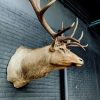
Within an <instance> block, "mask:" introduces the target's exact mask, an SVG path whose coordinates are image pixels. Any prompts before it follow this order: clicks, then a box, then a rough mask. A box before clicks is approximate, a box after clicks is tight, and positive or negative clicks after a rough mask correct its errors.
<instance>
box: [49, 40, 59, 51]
mask: <svg viewBox="0 0 100 100" xmlns="http://www.w3.org/2000/svg"><path fill="white" fill-rule="evenodd" d="M57 42H58V41H57V38H55V39H54V40H53V42H52V43H51V45H50V48H49V51H50V52H54V51H55V44H57Z"/></svg>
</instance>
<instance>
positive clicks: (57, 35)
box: [29, 0, 87, 48]
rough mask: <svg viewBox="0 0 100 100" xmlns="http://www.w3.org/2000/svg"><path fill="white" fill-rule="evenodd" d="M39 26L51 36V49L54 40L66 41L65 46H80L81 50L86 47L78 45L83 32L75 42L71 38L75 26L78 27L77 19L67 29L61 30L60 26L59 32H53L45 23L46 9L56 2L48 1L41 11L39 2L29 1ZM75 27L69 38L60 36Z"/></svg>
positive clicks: (37, 0) (35, 0)
mask: <svg viewBox="0 0 100 100" xmlns="http://www.w3.org/2000/svg"><path fill="white" fill-rule="evenodd" d="M29 1H30V3H31V5H32V7H33V9H34V11H35V13H36V15H37V17H38V19H39V21H40V23H41V25H42V26H43V27H44V28H45V30H46V31H47V32H48V33H49V34H50V35H51V36H52V38H53V42H52V44H51V48H53V47H54V43H55V40H56V39H57V40H58V41H59V42H66V41H67V46H80V47H82V48H84V47H87V45H86V46H82V45H81V44H80V40H81V39H82V38H83V32H82V34H81V36H80V38H79V39H78V40H77V39H75V38H73V36H74V34H75V31H76V29H77V26H78V18H77V21H76V25H75V22H74V23H73V24H72V25H70V26H69V27H67V28H63V25H62V29H61V31H60V32H58V33H57V32H55V31H54V30H53V29H52V28H51V27H50V26H49V24H48V23H47V21H46V19H45V18H44V13H45V12H46V11H47V9H48V8H49V7H50V6H51V5H52V4H53V3H54V2H55V1H56V0H50V2H49V3H47V4H46V6H45V7H44V8H42V9H41V6H40V0H29ZM74 25H75V29H74V31H73V33H72V35H71V36H69V37H68V36H61V34H63V33H64V32H65V31H67V30H69V29H71V28H72V27H74Z"/></svg>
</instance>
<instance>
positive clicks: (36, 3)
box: [29, 0, 57, 38]
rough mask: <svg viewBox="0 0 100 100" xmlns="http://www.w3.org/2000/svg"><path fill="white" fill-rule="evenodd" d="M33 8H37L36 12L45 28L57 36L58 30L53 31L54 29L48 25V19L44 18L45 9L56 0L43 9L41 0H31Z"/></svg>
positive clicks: (52, 0)
mask: <svg viewBox="0 0 100 100" xmlns="http://www.w3.org/2000/svg"><path fill="white" fill-rule="evenodd" d="M29 1H30V3H31V5H32V7H33V9H34V10H35V13H36V15H37V17H38V19H39V21H40V23H41V25H42V26H43V27H44V28H45V30H46V31H47V32H48V33H49V34H50V35H51V36H52V37H53V38H55V35H56V34H57V33H56V32H54V31H53V29H52V28H51V27H50V26H49V25H48V23H47V21H46V20H45V18H44V16H43V15H44V13H45V11H46V10H47V9H48V8H49V7H50V6H51V5H52V4H53V3H54V2H55V1H56V0H51V1H50V2H49V3H48V4H47V5H46V6H45V7H44V8H43V9H41V7H40V0H29Z"/></svg>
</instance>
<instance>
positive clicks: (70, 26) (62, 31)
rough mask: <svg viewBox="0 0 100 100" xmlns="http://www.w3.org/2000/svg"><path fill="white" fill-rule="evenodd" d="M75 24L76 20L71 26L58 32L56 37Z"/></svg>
mask: <svg viewBox="0 0 100 100" xmlns="http://www.w3.org/2000/svg"><path fill="white" fill-rule="evenodd" d="M74 25H75V22H73V23H72V24H71V25H70V26H69V27H67V28H65V29H64V28H63V30H61V31H60V32H58V33H57V34H56V35H55V37H57V36H60V35H61V34H63V33H64V32H66V31H67V30H69V29H71V28H72V27H74Z"/></svg>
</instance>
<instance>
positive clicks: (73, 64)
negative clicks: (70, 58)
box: [71, 63, 83, 67]
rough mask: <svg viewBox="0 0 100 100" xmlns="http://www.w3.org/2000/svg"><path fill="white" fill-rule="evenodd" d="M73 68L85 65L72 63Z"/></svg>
mask: <svg viewBox="0 0 100 100" xmlns="http://www.w3.org/2000/svg"><path fill="white" fill-rule="evenodd" d="M71 65H72V66H76V67H81V66H82V65H83V64H79V63H72V64H71Z"/></svg>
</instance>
